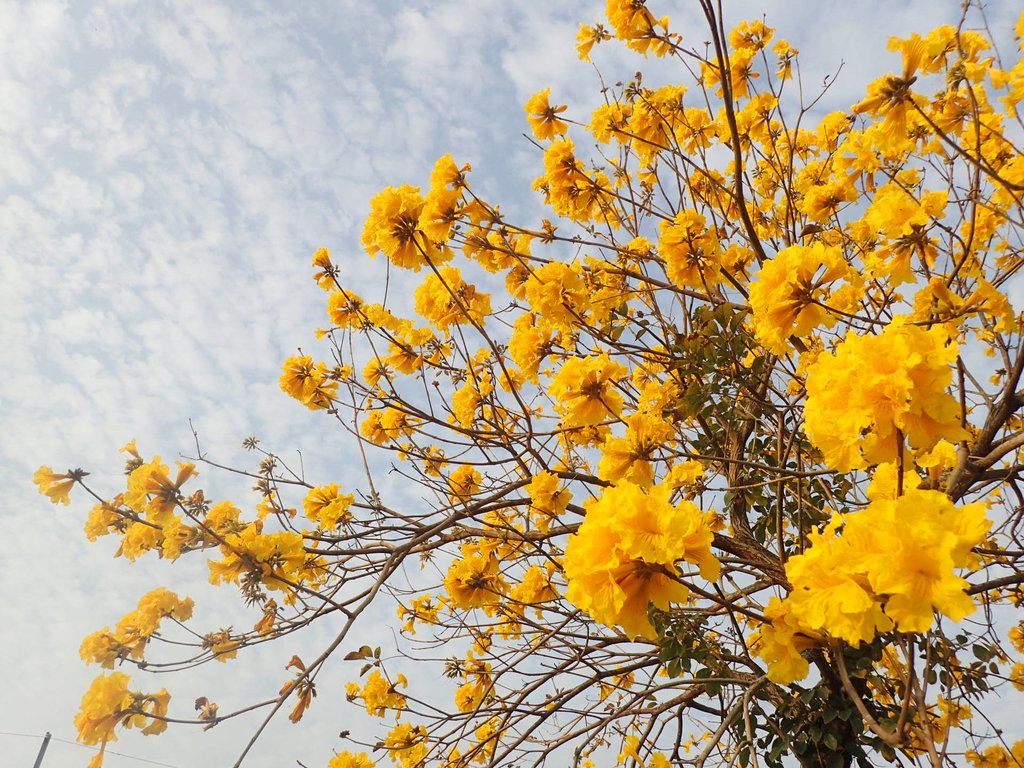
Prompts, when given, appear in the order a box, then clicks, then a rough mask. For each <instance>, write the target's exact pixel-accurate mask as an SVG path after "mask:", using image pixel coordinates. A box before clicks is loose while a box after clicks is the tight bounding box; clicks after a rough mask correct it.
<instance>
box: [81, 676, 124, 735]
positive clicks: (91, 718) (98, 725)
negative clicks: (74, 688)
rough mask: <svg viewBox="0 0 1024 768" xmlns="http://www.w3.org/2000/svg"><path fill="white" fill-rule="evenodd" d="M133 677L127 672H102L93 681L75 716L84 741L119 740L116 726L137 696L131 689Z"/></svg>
mask: <svg viewBox="0 0 1024 768" xmlns="http://www.w3.org/2000/svg"><path fill="white" fill-rule="evenodd" d="M130 679H131V678H129V677H128V675H126V674H124V673H123V672H114V673H113V674H110V675H100V676H99V677H97V678H96V679H95V680H93V681H92V684H91V685H90V686H89V690H88V691H86V692H85V695H84V696H83V697H82V706H81V708H80V709H79V712H78V714H77V715H76V716H75V727H76V728H78V740H79V741H80V742H82V743H83V744H100V743H103V744H106V742H108V741H117V735H116V734H115V733H114V728H115V727H116V726H117V724H118V723H119V722H120V720H121V717H122V716H123V715H124V713H125V712H126V711H127V710H128V709H129V708H130V707H131V705H132V702H133V701H134V698H135V697H134V696H133V695H132V693H131V691H129V690H128V682H129V680H130Z"/></svg>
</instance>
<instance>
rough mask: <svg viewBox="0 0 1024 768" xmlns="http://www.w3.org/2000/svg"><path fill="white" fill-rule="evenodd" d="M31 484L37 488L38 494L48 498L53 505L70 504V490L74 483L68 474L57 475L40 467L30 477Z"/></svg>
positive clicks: (46, 468)
mask: <svg viewBox="0 0 1024 768" xmlns="http://www.w3.org/2000/svg"><path fill="white" fill-rule="evenodd" d="M32 482H34V483H35V484H36V485H38V486H39V492H40V493H41V494H44V495H45V496H47V497H49V499H50V501H52V502H53V503H54V504H70V503H71V496H70V493H71V488H72V487H73V486H74V484H75V481H74V479H73V478H72V477H71V475H70V474H59V473H57V472H54V471H53V470H52V469H50V468H49V467H40V468H39V469H37V470H36V473H35V475H33V476H32Z"/></svg>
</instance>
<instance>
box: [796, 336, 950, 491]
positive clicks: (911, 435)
mask: <svg viewBox="0 0 1024 768" xmlns="http://www.w3.org/2000/svg"><path fill="white" fill-rule="evenodd" d="M947 342H948V343H947ZM956 357H957V345H956V343H955V342H951V341H948V339H947V336H946V332H945V331H944V330H943V329H942V328H941V327H934V328H931V329H930V330H925V329H923V328H920V327H918V326H913V325H906V324H903V323H902V322H894V323H892V324H890V325H888V326H886V327H885V329H884V330H883V331H882V332H881V333H880V334H878V335H876V336H858V335H856V334H850V335H848V336H847V337H846V338H845V339H844V340H843V341H842V342H841V343H840V344H839V346H838V347H836V350H835V353H834V354H821V355H819V356H818V358H817V359H816V360H815V361H814V363H813V364H812V365H811V366H810V367H809V368H808V371H807V401H806V403H805V405H804V420H805V421H804V430H805V431H806V433H807V436H808V438H809V439H810V441H811V442H812V443H813V444H814V445H815V446H817V447H818V449H819V450H821V452H822V453H823V454H824V457H825V461H826V463H827V464H828V465H829V466H830V467H832V468H833V469H836V470H838V471H840V472H847V471H849V470H851V469H864V468H866V467H868V466H870V465H872V464H881V463H886V462H890V461H894V460H895V459H896V458H897V457H898V455H899V453H900V451H901V450H903V446H902V438H900V436H899V435H900V433H902V435H903V436H904V437H905V438H906V439H907V441H909V443H910V445H911V447H912V448H914V449H915V450H929V449H931V448H932V447H933V446H934V445H935V444H936V443H938V442H939V440H943V439H945V440H947V441H949V442H957V441H959V440H962V439H964V438H966V437H968V433H967V432H966V430H964V429H963V428H962V427H961V426H960V406H959V404H958V403H957V402H956V400H955V399H954V398H953V397H952V396H951V395H949V394H948V393H947V392H946V387H948V386H949V384H950V381H951V380H952V370H951V368H950V365H951V364H952V363H953V362H954V361H955V360H956ZM897 430H899V432H897Z"/></svg>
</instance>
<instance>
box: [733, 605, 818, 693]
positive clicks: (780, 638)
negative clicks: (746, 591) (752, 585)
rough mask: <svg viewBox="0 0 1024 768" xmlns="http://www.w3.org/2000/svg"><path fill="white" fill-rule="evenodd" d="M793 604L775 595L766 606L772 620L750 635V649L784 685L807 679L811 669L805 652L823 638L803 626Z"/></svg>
mask: <svg viewBox="0 0 1024 768" xmlns="http://www.w3.org/2000/svg"><path fill="white" fill-rule="evenodd" d="M791 608H792V606H791V605H790V604H789V603H787V602H785V601H783V600H780V599H779V598H777V597H773V598H772V599H771V600H770V601H769V602H768V607H767V608H765V611H764V615H765V617H766V618H767V619H768V623H766V624H762V625H761V626H760V627H759V628H758V630H757V631H756V632H755V633H754V634H753V635H751V637H750V650H751V652H752V653H754V654H756V655H757V656H759V657H760V658H762V659H764V661H765V662H766V663H767V664H768V679H769V680H771V681H772V682H774V683H779V684H780V685H788V684H789V683H792V682H794V681H796V680H803V679H804V678H805V677H807V673H808V672H809V671H810V666H809V665H808V663H807V660H806V659H805V658H804V657H803V656H802V655H801V652H802V651H805V650H807V649H808V648H811V647H813V646H815V645H817V644H818V643H819V642H820V641H821V636H820V635H819V634H818V633H817V632H814V631H813V630H809V629H807V628H806V627H803V626H802V625H801V624H800V623H799V621H797V620H796V618H795V617H794V615H793V613H792V610H791Z"/></svg>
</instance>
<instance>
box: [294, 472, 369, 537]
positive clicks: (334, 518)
mask: <svg viewBox="0 0 1024 768" xmlns="http://www.w3.org/2000/svg"><path fill="white" fill-rule="evenodd" d="M355 500H356V497H355V496H353V495H352V494H350V493H341V492H340V489H339V488H338V486H337V485H336V484H334V483H330V484H329V485H320V486H317V487H316V488H311V489H310V491H309V493H307V494H306V498H305V500H304V501H303V502H302V510H303V511H304V512H305V513H306V517H308V518H309V519H310V520H312V521H313V522H315V523H317V524H318V525H319V526H320V527H321V528H323V529H324V530H325V531H329V530H331V529H333V528H337V527H338V526H339V525H341V524H342V523H347V522H348V521H349V520H351V519H352V513H351V512H350V511H349V510H350V508H351V506H352V505H353V504H354V503H355Z"/></svg>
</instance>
